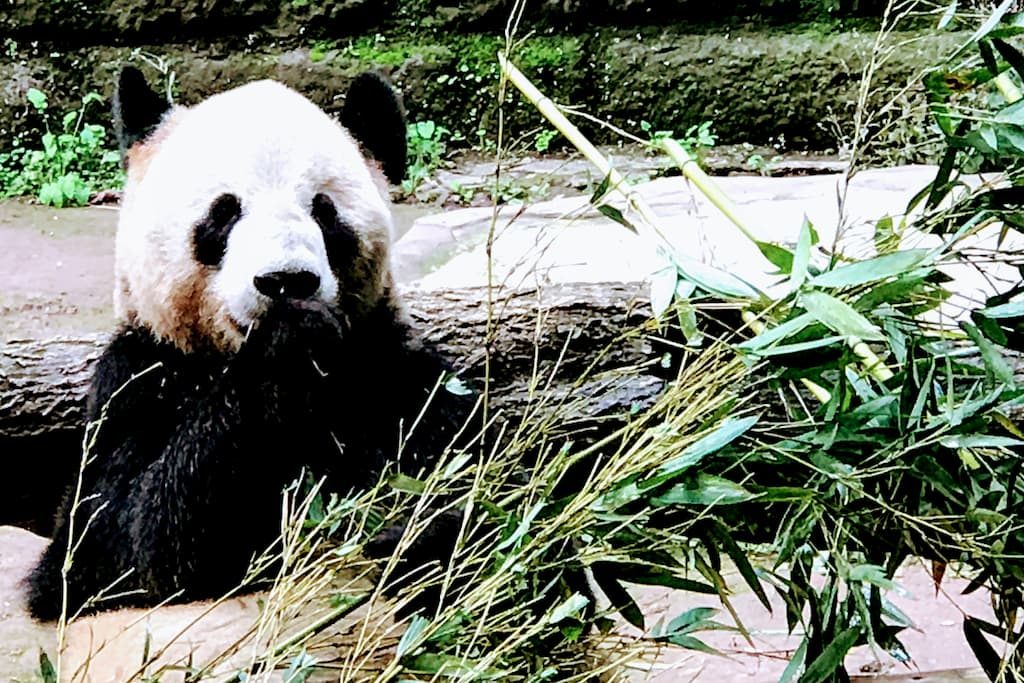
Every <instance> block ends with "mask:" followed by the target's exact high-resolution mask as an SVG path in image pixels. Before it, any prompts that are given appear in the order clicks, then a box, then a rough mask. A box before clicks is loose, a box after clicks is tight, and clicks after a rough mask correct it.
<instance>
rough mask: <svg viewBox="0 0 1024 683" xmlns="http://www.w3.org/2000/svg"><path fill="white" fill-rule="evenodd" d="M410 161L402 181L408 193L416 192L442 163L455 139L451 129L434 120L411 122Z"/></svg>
mask: <svg viewBox="0 0 1024 683" xmlns="http://www.w3.org/2000/svg"><path fill="white" fill-rule="evenodd" d="M406 139H407V141H408V143H409V154H410V157H411V158H410V161H409V167H408V173H407V176H408V177H407V178H406V179H405V180H404V181H402V190H404V191H405V192H406V194H410V195H412V194H416V190H417V188H419V186H420V185H421V184H422V183H423V181H424V180H426V179H427V178H429V177H430V176H431V175H433V173H434V171H436V170H437V168H438V167H439V166H440V165H441V162H442V161H443V159H444V153H445V151H446V150H447V148H448V141H450V140H453V139H454V138H453V137H452V134H451V131H450V130H448V129H447V128H445V127H444V126H439V125H437V124H436V123H434V122H433V121H417V122H416V123H410V124H409V126H408V128H407V129H406Z"/></svg>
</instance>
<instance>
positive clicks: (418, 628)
mask: <svg viewBox="0 0 1024 683" xmlns="http://www.w3.org/2000/svg"><path fill="white" fill-rule="evenodd" d="M428 626H430V619H427V618H425V617H421V616H420V615H418V614H417V615H416V616H414V617H413V618H412V621H410V622H409V625H408V626H407V627H406V628H405V633H403V634H402V637H401V638H400V639H399V641H398V645H397V646H396V647H395V656H396V657H398V658H399V659H401V658H402V657H404V656H405V655H407V654H409V652H411V651H412V650H413V649H414V648H415V647H417V646H418V645H419V641H420V637H421V636H422V635H423V631H425V630H426V628H427V627H428Z"/></svg>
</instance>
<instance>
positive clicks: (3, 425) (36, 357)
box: [0, 283, 662, 533]
mask: <svg viewBox="0 0 1024 683" xmlns="http://www.w3.org/2000/svg"><path fill="white" fill-rule="evenodd" d="M489 296H491V295H489V294H488V291H487V290H486V289H485V288H465V289H455V290H447V291H443V292H439V291H419V290H415V289H412V290H408V291H404V292H402V293H401V297H402V300H403V301H404V302H405V305H406V309H407V311H408V314H409V318H410V321H411V323H412V325H413V327H414V329H415V330H416V331H417V332H419V333H420V335H421V336H422V337H423V339H424V340H425V341H426V342H427V343H429V344H431V345H432V346H434V347H435V348H436V349H437V350H438V351H439V352H441V353H442V354H443V355H445V356H447V357H448V358H450V359H451V360H452V361H453V362H454V363H455V365H456V367H457V368H458V369H459V370H460V373H461V376H462V377H463V378H464V379H466V380H467V381H468V382H469V383H470V384H471V385H474V386H476V387H480V386H482V385H483V383H482V379H483V378H484V376H485V375H487V376H489V377H490V379H491V383H490V386H491V387H492V396H493V399H492V403H491V405H492V406H493V407H494V409H495V410H500V411H503V412H504V413H505V414H507V415H510V416H515V415H516V414H517V413H521V412H522V411H523V410H525V409H526V407H527V406H529V405H530V404H531V402H532V401H534V400H535V397H536V392H535V391H534V388H535V387H536V386H538V383H537V382H536V381H533V380H532V378H535V377H537V378H540V384H539V386H547V391H548V392H552V391H554V392H556V393H558V392H560V393H561V394H562V395H563V396H564V397H566V399H567V400H565V401H562V402H561V405H563V406H568V405H571V408H570V410H571V411H572V413H573V418H574V419H575V418H579V417H587V416H597V415H608V414H609V413H614V412H616V411H618V410H622V409H626V410H628V409H629V408H630V407H631V406H635V405H636V404H638V403H639V404H643V403H646V402H648V401H650V400H653V398H654V397H655V396H656V394H657V392H658V391H659V390H660V388H661V386H662V381H661V379H660V378H659V377H658V376H657V374H658V373H657V372H648V371H644V370H641V371H634V372H632V373H629V374H628V375H626V376H620V375H616V376H614V377H608V376H602V374H601V373H602V371H605V370H609V369H612V368H623V367H629V366H633V367H636V366H647V367H655V366H656V363H655V360H656V358H657V356H658V355H659V353H661V351H659V350H658V348H657V341H656V339H654V338H653V337H651V336H649V335H646V334H643V333H640V332H637V330H638V329H639V328H640V326H641V325H642V324H643V323H644V322H645V321H648V320H649V319H650V306H649V305H648V303H647V298H646V290H645V288H644V287H643V286H642V285H640V284H637V283H632V284H630V283H626V284H623V283H607V284H570V285H551V286H548V287H545V288H543V289H542V290H533V291H521V292H516V293H513V294H508V293H496V294H494V295H493V305H492V306H490V307H489V306H488V298H489ZM489 309H490V310H491V311H492V313H491V317H490V320H489V319H488V310H489ZM105 342H106V337H104V336H102V335H100V336H96V335H93V336H83V337H80V338H66V337H62V338H54V339H26V340H13V341H10V342H8V343H7V344H6V345H4V346H3V347H0V458H3V461H4V470H5V473H6V474H7V477H9V478H8V482H9V484H8V485H7V486H5V487H3V488H5V489H7V491H6V492H4V495H2V496H0V524H9V523H17V524H20V525H22V526H26V527H28V528H32V529H34V530H37V531H40V532H43V533H45V532H46V531H47V526H48V523H49V520H50V519H51V517H52V510H53V509H54V506H55V505H56V499H57V496H59V492H60V491H62V490H63V488H64V486H65V482H66V481H67V480H68V479H70V477H71V476H72V475H73V474H74V473H75V472H77V465H78V459H79V457H80V438H81V437H80V435H81V430H82V426H83V422H84V414H85V411H84V408H85V398H86V394H87V391H88V386H89V378H90V376H91V373H92V366H93V364H94V363H95V361H96V359H97V358H98V356H99V354H100V353H101V351H102V349H103V346H104V344H105ZM488 350H489V351H490V363H489V367H485V358H487V356H488V354H487V351H488ZM584 374H587V375H588V379H587V380H586V381H585V382H581V381H580V377H581V376H582V375H584ZM569 399H571V400H569ZM5 478H6V477H5ZM11 484H15V485H14V486H11Z"/></svg>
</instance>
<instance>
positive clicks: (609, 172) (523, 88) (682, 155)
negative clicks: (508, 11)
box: [498, 53, 893, 403]
mask: <svg viewBox="0 0 1024 683" xmlns="http://www.w3.org/2000/svg"><path fill="white" fill-rule="evenodd" d="M498 63H499V65H500V66H501V70H502V72H503V73H504V74H505V77H506V78H508V80H509V81H510V82H511V83H512V84H513V85H515V86H516V88H518V89H519V91H520V92H521V93H522V94H523V96H524V97H525V98H526V99H527V100H528V101H529V102H530V103H531V104H533V106H534V107H536V108H537V110H538V111H539V112H540V113H541V114H543V115H544V117H545V118H546V119H547V120H548V121H549V122H550V123H551V125H553V126H554V127H555V128H556V129H557V130H558V132H559V133H561V134H562V135H563V136H564V137H565V139H566V140H568V141H569V142H570V143H572V145H573V146H574V147H576V149H578V150H579V151H580V153H581V154H582V155H583V156H584V157H585V158H586V159H587V160H588V161H589V162H590V163H592V164H594V166H596V167H597V169H598V170H599V171H600V172H601V173H602V174H603V175H605V176H607V177H608V179H609V187H610V188H611V189H614V190H616V191H617V192H619V193H620V194H621V195H622V196H623V197H624V198H625V199H626V202H627V204H628V205H629V206H630V207H632V208H633V209H634V210H635V211H636V212H637V213H638V214H639V215H640V217H641V218H643V222H644V223H646V224H647V226H646V227H648V228H649V229H650V231H651V233H653V235H654V236H656V238H657V239H658V240H659V241H660V242H662V243H663V244H670V242H669V241H668V239H666V238H665V235H664V233H662V231H661V230H660V228H659V227H658V217H657V215H656V214H655V213H654V211H653V210H651V208H650V206H648V205H647V203H646V202H645V201H644V200H643V199H642V198H641V197H640V196H639V195H638V194H637V193H636V192H635V191H634V190H633V189H632V188H631V187H630V186H629V185H628V184H627V183H626V181H625V178H624V177H623V176H622V174H621V173H619V172H618V171H617V170H615V168H614V167H613V166H612V165H611V163H610V162H609V161H608V160H607V159H606V158H605V157H604V155H603V154H601V152H600V151H598V149H597V148H596V147H595V146H594V145H593V144H592V143H591V142H590V140H588V139H587V137H586V136H585V135H583V133H582V132H580V130H579V129H578V128H577V127H576V126H575V125H573V123H572V122H571V121H569V119H568V118H567V117H566V116H565V114H563V113H562V110H561V109H560V108H559V107H558V105H556V104H555V103H554V102H553V101H552V100H551V99H550V98H549V97H547V96H546V95H544V94H543V93H542V92H541V91H540V90H539V89H538V88H537V87H536V86H535V85H534V84H533V83H532V82H531V81H530V80H529V79H528V78H527V77H526V76H525V75H524V74H523V72H522V71H520V70H519V69H518V68H517V67H516V66H515V65H514V64H512V63H511V62H510V61H509V60H507V59H506V58H505V55H504V54H501V53H499V54H498ZM661 147H662V149H664V150H665V152H666V153H667V154H668V155H669V156H670V157H671V158H672V160H673V161H674V162H675V163H676V165H677V166H679V169H680V170H681V171H682V173H683V175H684V176H685V177H686V178H687V179H688V180H690V181H691V182H692V183H693V184H694V186H696V187H697V188H698V189H699V190H700V191H701V193H702V194H703V195H704V196H705V197H707V198H708V200H709V201H711V203H712V204H714V206H715V207H716V208H718V210H719V211H721V212H722V213H723V214H724V215H725V216H726V218H728V219H729V220H730V221H731V222H732V223H733V224H734V225H735V226H736V227H737V228H739V230H740V232H742V233H743V235H744V236H745V237H747V239H750V240H751V241H754V242H757V241H758V240H757V238H756V237H755V236H754V233H753V232H752V231H751V230H750V229H749V228H748V227H747V225H746V224H745V223H744V222H743V220H742V219H741V218H740V217H739V213H738V211H737V210H736V205H735V204H734V203H733V202H732V200H731V199H730V198H729V197H728V195H726V194H725V193H724V192H722V190H721V189H720V188H719V187H718V186H717V185H716V184H715V183H714V181H712V180H711V178H710V177H709V176H708V175H707V174H706V173H705V172H704V171H703V170H702V169H701V168H700V166H699V165H698V164H697V163H696V161H695V160H694V159H693V157H692V156H691V155H690V154H688V153H687V152H686V150H685V149H683V148H682V146H681V145H679V143H678V142H676V141H675V140H671V139H665V140H663V141H662V143H661ZM743 318H744V321H745V322H746V323H747V324H748V325H749V326H750V327H751V329H752V330H753V331H754V333H755V334H759V333H760V332H762V331H764V329H765V326H764V323H763V322H761V321H760V320H759V319H758V318H757V316H755V315H754V314H753V313H751V312H750V311H744V314H743ZM848 342H849V344H850V346H851V347H852V348H853V352H854V354H855V355H856V356H857V357H858V358H859V359H860V360H861V363H862V364H863V366H864V368H865V370H866V371H867V372H868V373H870V374H871V376H872V377H874V378H875V379H877V380H879V381H882V382H884V381H886V380H888V379H890V378H891V377H892V376H893V373H892V371H891V370H889V368H888V367H887V366H886V365H885V364H884V363H883V362H882V360H881V359H880V358H879V357H878V356H877V355H875V353H874V352H873V351H872V350H871V349H870V348H869V347H868V345H867V344H865V343H864V342H863V341H861V340H859V339H856V338H853V337H850V338H848ZM802 382H803V384H804V386H806V387H807V388H808V390H809V391H810V392H811V394H813V395H814V396H815V398H817V399H818V400H820V401H821V402H822V403H827V402H828V401H829V400H830V398H831V394H830V393H829V391H828V390H827V389H825V388H824V387H822V386H820V385H818V384H816V383H814V382H812V381H810V380H807V379H803V380H802Z"/></svg>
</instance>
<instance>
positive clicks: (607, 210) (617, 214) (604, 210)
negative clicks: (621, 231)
mask: <svg viewBox="0 0 1024 683" xmlns="http://www.w3.org/2000/svg"><path fill="white" fill-rule="evenodd" d="M597 210H598V212H599V213H601V214H602V215H603V216H606V217H608V218H610V219H612V220H613V221H615V222H616V223H618V224H619V225H621V226H622V227H624V228H626V229H627V230H629V231H630V232H632V233H633V234H637V230H636V226H635V225H633V224H632V223H630V222H629V219H628V218H626V216H625V215H624V214H623V213H622V212H621V211H619V210H618V209H617V208H615V207H614V206H612V205H611V204H601V205H600V206H598V207H597Z"/></svg>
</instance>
